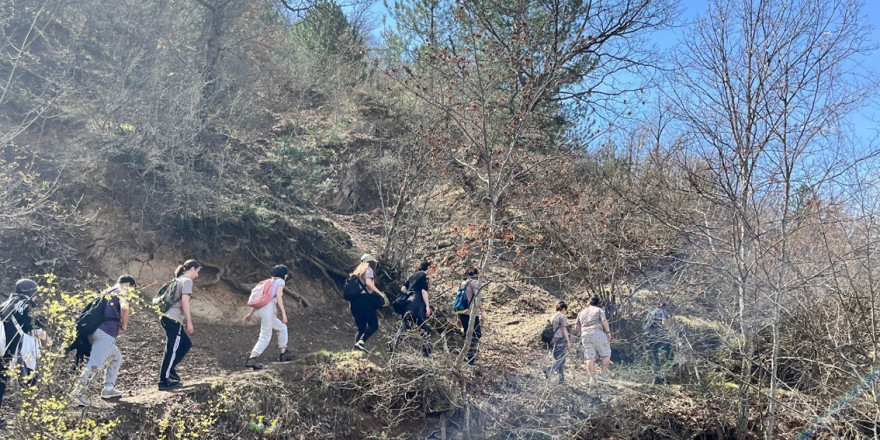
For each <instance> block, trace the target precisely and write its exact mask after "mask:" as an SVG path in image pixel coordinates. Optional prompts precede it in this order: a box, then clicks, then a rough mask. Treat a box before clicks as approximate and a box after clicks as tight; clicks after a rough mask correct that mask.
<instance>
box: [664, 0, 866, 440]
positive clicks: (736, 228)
mask: <svg viewBox="0 0 880 440" xmlns="http://www.w3.org/2000/svg"><path fill="white" fill-rule="evenodd" d="M858 15H859V3H858V2H854V1H849V0H841V1H815V0H808V1H803V2H797V3H791V2H783V1H775V0H762V1H734V0H721V1H716V2H713V3H712V4H711V5H710V7H709V10H708V12H707V15H706V16H705V17H704V18H702V19H701V20H700V21H699V22H698V23H697V26H696V28H695V29H694V30H693V32H692V33H691V34H690V35H688V37H687V38H686V39H685V41H684V46H685V50H684V51H683V52H682V53H681V55H680V57H679V58H678V59H677V66H676V71H677V72H678V74H677V75H676V77H675V82H674V84H675V85H674V88H673V94H672V95H673V100H674V102H675V103H676V104H677V106H676V110H675V111H676V114H677V116H678V117H679V118H680V120H681V121H682V122H683V123H684V124H685V126H686V127H687V129H688V137H687V138H686V139H685V140H684V142H683V148H682V149H681V152H682V153H684V156H683V157H684V158H683V161H682V162H683V163H686V168H687V169H689V170H690V171H689V173H688V180H689V182H690V185H689V186H690V187H691V190H692V191H695V192H696V193H697V194H699V195H700V196H702V197H703V198H705V199H706V200H707V201H708V202H709V204H710V206H712V207H713V208H712V209H713V212H712V214H708V213H703V214H702V215H701V218H700V217H696V216H695V217H694V218H692V219H691V220H692V224H693V225H695V226H696V227H695V228H693V229H692V231H691V232H692V233H693V234H695V235H694V236H695V237H700V238H699V239H697V240H696V241H698V242H700V243H701V244H702V245H703V246H706V247H707V248H709V249H710V251H709V252H707V254H706V257H708V260H705V261H703V262H702V263H701V264H707V265H709V266H710V267H715V268H717V269H719V270H720V271H721V272H720V273H721V274H722V275H723V277H724V278H725V279H727V280H729V282H730V285H732V288H733V297H734V298H736V304H737V309H736V312H735V313H736V320H737V331H738V333H739V335H740V340H741V341H742V345H741V347H740V349H739V351H740V355H741V356H742V358H741V365H740V370H741V371H740V372H739V380H740V383H739V390H740V392H739V400H738V421H737V437H738V438H745V437H746V436H747V429H748V421H749V413H750V408H751V407H752V405H753V403H752V398H751V394H752V392H753V391H755V390H753V388H752V383H753V373H755V372H756V371H757V370H760V369H764V368H766V369H767V370H768V371H767V374H768V375H769V388H770V389H769V392H768V395H767V399H768V401H767V412H766V419H765V422H766V425H765V430H764V436H765V438H768V439H770V438H774V430H775V417H776V414H777V412H778V399H777V397H778V386H779V379H778V371H779V349H780V325H781V322H782V318H783V316H782V314H783V313H784V312H785V310H786V304H788V303H789V302H790V300H791V298H790V295H789V294H790V292H791V291H792V290H793V289H797V288H801V287H803V286H804V285H805V282H806V280H807V279H809V278H810V277H812V276H815V275H816V273H815V272H812V273H804V272H802V271H801V269H803V267H800V266H799V264H798V262H797V261H794V260H793V259H792V254H791V252H790V248H791V246H792V244H793V241H792V240H794V238H795V236H796V235H795V234H796V233H797V232H798V231H799V230H800V229H801V228H803V227H804V225H805V224H806V223H805V218H806V216H807V215H808V214H809V213H810V211H809V210H798V209H797V207H796V206H795V205H796V203H795V197H796V193H797V191H799V190H802V189H804V188H808V189H810V190H812V191H820V192H821V188H822V185H823V184H827V182H829V181H830V178H831V177H833V175H834V174H833V173H835V172H836V171H837V170H840V169H841V168H845V167H847V166H849V165H850V164H852V163H853V162H854V161H856V160H858V156H855V155H852V154H848V152H847V151H846V149H845V148H844V142H843V139H842V136H840V135H839V127H841V119H842V118H843V117H844V116H845V115H846V114H847V113H848V112H849V111H850V110H852V109H853V108H854V107H855V106H857V105H858V104H859V103H861V102H862V101H863V100H864V99H865V98H866V97H867V96H868V93H869V92H870V91H871V90H873V88H874V87H875V86H876V84H875V83H872V82H870V81H866V80H865V79H864V78H865V77H864V76H861V75H860V73H861V72H857V71H856V69H855V68H854V65H853V64H852V63H853V61H854V60H857V59H858V58H859V57H860V56H863V55H865V53H866V46H865V41H866V40H865V38H866V31H865V28H864V26H863V25H862V24H860V23H859V21H858ZM765 292H770V294H769V295H767V296H766V297H765V296H764V293H765ZM768 311H769V313H768ZM765 325H769V326H770V328H771V339H772V348H771V353H770V355H769V359H767V362H766V363H765V362H764V361H763V359H760V358H758V357H757V350H756V342H757V335H758V332H759V331H760V329H761V328H763V327H764V326H765Z"/></svg>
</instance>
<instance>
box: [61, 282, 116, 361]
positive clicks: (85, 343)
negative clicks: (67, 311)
mask: <svg viewBox="0 0 880 440" xmlns="http://www.w3.org/2000/svg"><path fill="white" fill-rule="evenodd" d="M107 298H108V296H107V295H106V294H101V295H98V296H97V297H95V298H94V299H92V301H91V302H89V303H88V304H86V307H85V308H84V309H83V311H82V312H80V314H79V317H77V318H76V327H75V329H76V337H75V338H74V340H73V342H71V343H70V345H69V346H68V347H67V350H66V352H68V353H69V352H71V351H73V350H76V356H75V358H74V361H73V365H74V368H77V367H78V366H79V365H80V364H81V363H82V361H83V359H84V358H86V357H88V356H89V355H90V354H91V352H92V344H91V342H89V335H91V334H92V333H94V332H95V330H97V329H98V327H100V326H101V324H103V323H104V321H106V319H105V318H104V309H105V308H106V307H107V302H108V299H107Z"/></svg>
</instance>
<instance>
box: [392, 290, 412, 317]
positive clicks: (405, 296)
mask: <svg viewBox="0 0 880 440" xmlns="http://www.w3.org/2000/svg"><path fill="white" fill-rule="evenodd" d="M415 294H416V293H415V292H413V291H412V290H407V291H406V293H401V294H400V295H397V297H396V298H394V302H392V303H391V308H392V309H394V311H395V312H397V314H398V315H403V314H404V313H406V306H408V305H409V299H410V298H411V297H412V296H413V295H415Z"/></svg>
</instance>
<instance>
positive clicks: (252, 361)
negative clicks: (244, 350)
mask: <svg viewBox="0 0 880 440" xmlns="http://www.w3.org/2000/svg"><path fill="white" fill-rule="evenodd" d="M244 367H245V368H250V369H252V370H262V369H263V366H262V365H261V364H258V363H257V358H248V359H247V360H246V361H244Z"/></svg>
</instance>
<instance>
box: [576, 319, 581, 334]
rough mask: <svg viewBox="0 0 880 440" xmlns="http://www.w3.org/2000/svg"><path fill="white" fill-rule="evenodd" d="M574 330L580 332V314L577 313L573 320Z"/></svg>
mask: <svg viewBox="0 0 880 440" xmlns="http://www.w3.org/2000/svg"><path fill="white" fill-rule="evenodd" d="M574 331H575V332H577V333H580V332H581V317H580V315H578V317H577V318H575V320H574Z"/></svg>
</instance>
